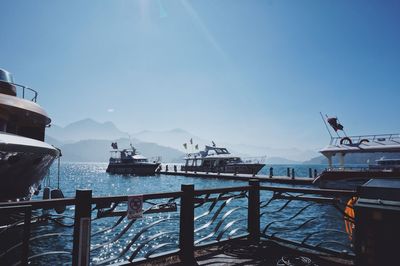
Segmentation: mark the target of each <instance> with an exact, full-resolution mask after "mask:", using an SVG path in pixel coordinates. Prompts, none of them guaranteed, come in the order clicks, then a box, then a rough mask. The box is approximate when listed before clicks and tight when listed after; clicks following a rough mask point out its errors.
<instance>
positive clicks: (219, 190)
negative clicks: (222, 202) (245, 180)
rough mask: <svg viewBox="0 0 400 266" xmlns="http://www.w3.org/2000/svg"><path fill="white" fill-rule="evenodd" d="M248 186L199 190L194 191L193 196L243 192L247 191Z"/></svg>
mask: <svg viewBox="0 0 400 266" xmlns="http://www.w3.org/2000/svg"><path fill="white" fill-rule="evenodd" d="M250 188H251V187H250V186H241V187H227V188H211V189H199V190H195V191H194V194H195V195H196V196H199V195H203V194H216V193H226V192H238V191H243V190H249V189H250Z"/></svg>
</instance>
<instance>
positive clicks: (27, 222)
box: [21, 205, 32, 265]
mask: <svg viewBox="0 0 400 266" xmlns="http://www.w3.org/2000/svg"><path fill="white" fill-rule="evenodd" d="M31 218H32V206H30V205H29V206H26V209H25V217H24V240H23V242H22V256H21V265H28V257H29V238H30V237H31Z"/></svg>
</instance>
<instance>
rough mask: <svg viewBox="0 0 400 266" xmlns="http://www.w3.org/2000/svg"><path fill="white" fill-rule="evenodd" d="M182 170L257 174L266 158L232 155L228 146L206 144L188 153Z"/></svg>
mask: <svg viewBox="0 0 400 266" xmlns="http://www.w3.org/2000/svg"><path fill="white" fill-rule="evenodd" d="M184 160H185V164H184V165H182V167H181V170H182V171H198V172H213V173H237V174H253V175H255V174H257V173H258V172H259V171H260V170H261V169H262V168H263V167H264V166H265V164H264V163H263V162H262V161H263V160H264V158H258V159H256V160H243V159H241V158H240V157H238V156H235V155H232V154H231V153H230V152H229V151H228V150H227V149H226V148H223V147H216V145H214V144H213V146H207V145H206V146H205V149H204V151H199V152H197V153H188V154H187V155H186V157H185V158H184Z"/></svg>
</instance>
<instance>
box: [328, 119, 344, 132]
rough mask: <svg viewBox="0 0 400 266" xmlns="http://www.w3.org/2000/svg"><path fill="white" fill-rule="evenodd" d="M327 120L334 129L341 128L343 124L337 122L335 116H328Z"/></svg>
mask: <svg viewBox="0 0 400 266" xmlns="http://www.w3.org/2000/svg"><path fill="white" fill-rule="evenodd" d="M327 121H328V123H329V125H331V127H332V128H333V129H334V130H335V131H338V130H343V126H342V125H341V124H340V123H339V121H338V119H337V117H328V118H327Z"/></svg>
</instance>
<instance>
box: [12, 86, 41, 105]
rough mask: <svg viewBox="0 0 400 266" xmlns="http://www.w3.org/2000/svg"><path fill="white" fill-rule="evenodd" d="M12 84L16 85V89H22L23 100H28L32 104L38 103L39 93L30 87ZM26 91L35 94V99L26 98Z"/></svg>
mask: <svg viewBox="0 0 400 266" xmlns="http://www.w3.org/2000/svg"><path fill="white" fill-rule="evenodd" d="M11 84H12V85H14V86H15V87H16V88H21V89H22V99H27V100H30V101H32V102H36V101H37V96H38V92H37V91H35V90H34V89H31V88H29V87H26V86H24V85H21V84H17V83H11ZM25 90H28V91H30V92H32V93H33V98H25Z"/></svg>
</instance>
